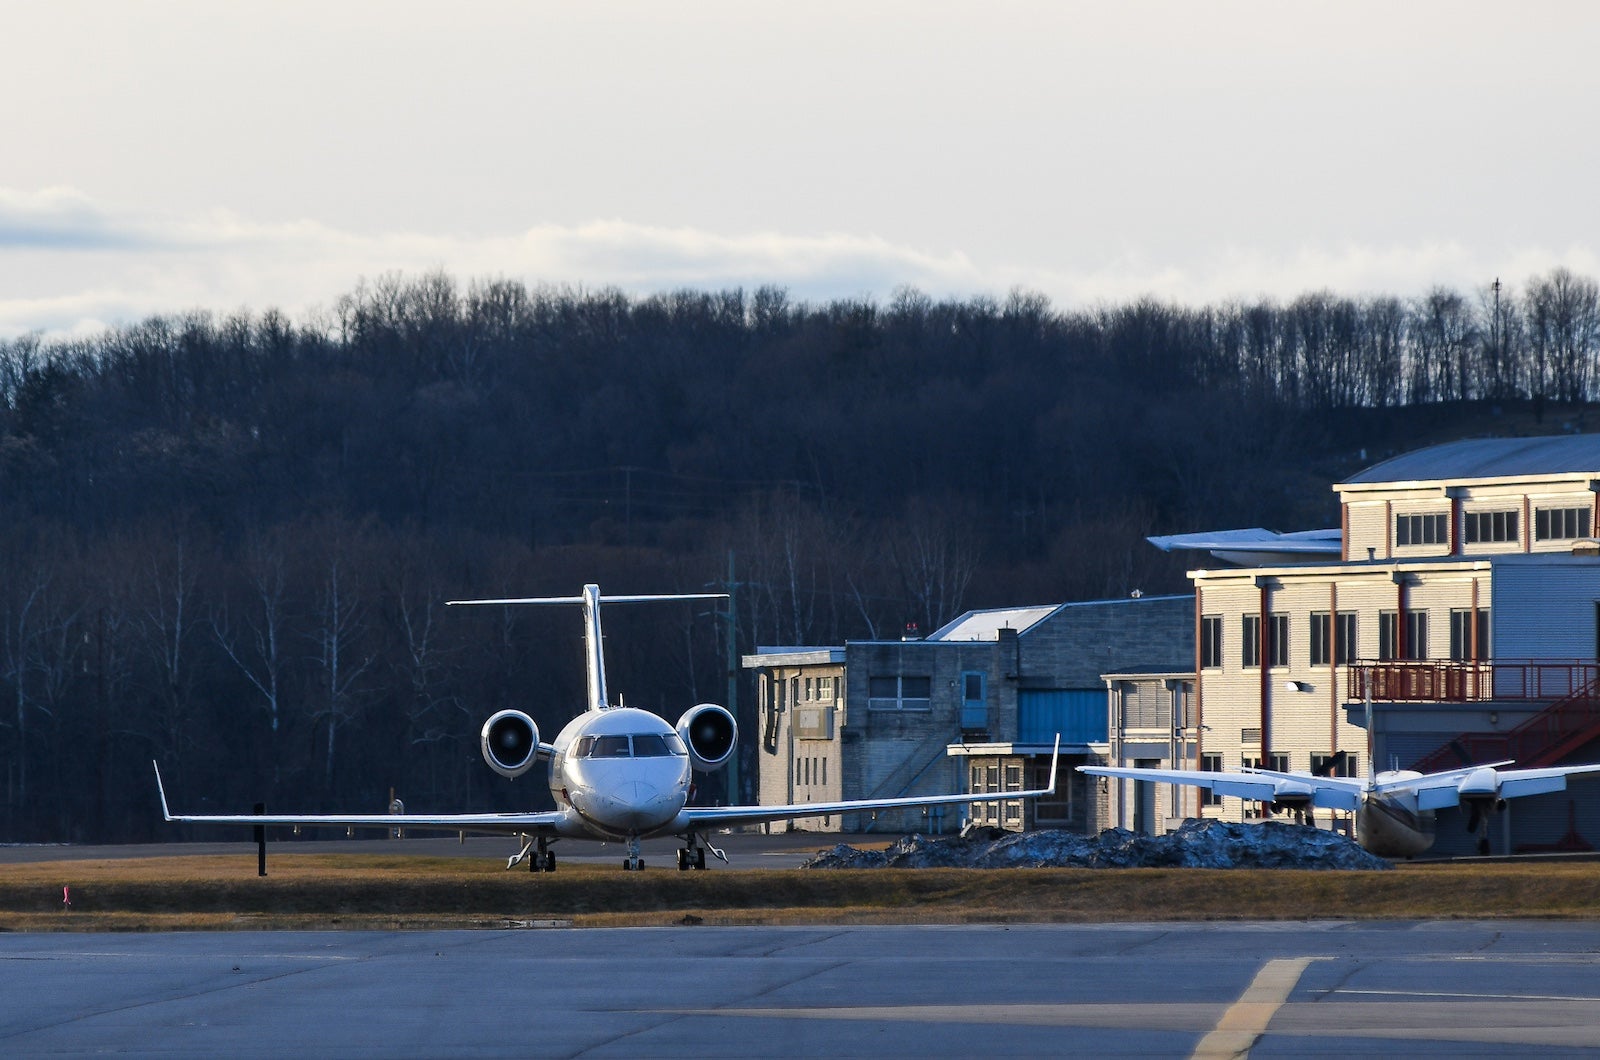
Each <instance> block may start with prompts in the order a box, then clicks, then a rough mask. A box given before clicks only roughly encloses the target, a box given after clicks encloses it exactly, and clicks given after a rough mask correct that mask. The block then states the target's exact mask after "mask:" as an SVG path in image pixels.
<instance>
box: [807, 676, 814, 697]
mask: <svg viewBox="0 0 1600 1060" xmlns="http://www.w3.org/2000/svg"><path fill="white" fill-rule="evenodd" d="M806 698H807V699H815V698H816V694H815V690H814V689H813V688H812V683H811V678H809V677H808V678H806Z"/></svg>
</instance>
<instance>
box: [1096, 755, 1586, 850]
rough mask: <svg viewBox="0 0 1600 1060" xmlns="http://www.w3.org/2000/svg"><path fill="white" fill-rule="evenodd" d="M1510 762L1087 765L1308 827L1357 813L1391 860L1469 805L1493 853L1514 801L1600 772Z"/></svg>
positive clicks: (1364, 834)
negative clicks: (1376, 766)
mask: <svg viewBox="0 0 1600 1060" xmlns="http://www.w3.org/2000/svg"><path fill="white" fill-rule="evenodd" d="M1511 764H1512V763H1510V762H1489V763H1486V764H1484V765H1476V766H1466V767H1463V768H1461V769H1450V770H1446V771H1444V772H1442V773H1418V772H1416V771H1414V770H1409V769H1401V770H1394V771H1390V772H1383V773H1379V774H1378V775H1377V776H1376V777H1368V778H1360V777H1323V776H1316V775H1314V774H1311V773H1280V772H1276V771H1274V770H1271V769H1252V768H1246V769H1243V770H1241V771H1240V772H1237V773H1232V772H1227V773H1223V772H1208V771H1205V770H1199V769H1141V768H1124V767H1121V766H1079V767H1078V771H1079V772H1081V773H1088V774H1089V775H1091V776H1096V777H1120V778H1122V779H1125V780H1144V781H1154V782H1156V783H1159V784H1182V785H1187V786H1189V787H1195V788H1205V789H1206V790H1208V791H1210V792H1211V793H1212V794H1214V795H1230V796H1233V797H1235V798H1240V799H1250V800H1253V801H1255V802H1260V803H1265V804H1267V805H1270V806H1271V807H1272V808H1273V809H1275V810H1289V811H1291V812H1293V813H1295V814H1296V815H1297V816H1300V817H1302V818H1303V819H1305V820H1307V821H1308V822H1309V821H1310V820H1311V813H1312V810H1313V809H1314V808H1322V809H1328V810H1354V811H1355V815H1356V842H1357V843H1359V844H1361V846H1362V848H1363V849H1365V850H1368V851H1370V852H1371V853H1374V854H1376V855H1378V856H1379V857H1384V858H1409V857H1415V856H1416V855H1418V854H1420V853H1422V852H1423V851H1425V850H1427V849H1428V848H1429V847H1431V846H1433V840H1434V836H1435V829H1434V811H1435V810H1440V809H1443V808H1445V807H1447V806H1459V805H1461V804H1463V803H1465V804H1466V806H1467V808H1468V809H1469V811H1470V815H1469V819H1468V822H1467V830H1468V831H1469V832H1477V833H1478V835H1479V849H1480V850H1486V849H1487V833H1486V829H1487V824H1488V817H1489V814H1491V813H1492V812H1494V811H1495V810H1496V809H1499V808H1500V807H1502V806H1503V805H1504V804H1505V800H1507V799H1515V798H1518V797H1520V796H1523V795H1542V794H1545V793H1547V792H1552V791H1565V790H1566V787H1567V778H1568V777H1569V776H1573V775H1575V774H1579V773H1594V772H1600V764H1597V765H1587V766H1554V767H1551V768H1547V769H1502V768H1501V767H1502V766H1509V765H1511Z"/></svg>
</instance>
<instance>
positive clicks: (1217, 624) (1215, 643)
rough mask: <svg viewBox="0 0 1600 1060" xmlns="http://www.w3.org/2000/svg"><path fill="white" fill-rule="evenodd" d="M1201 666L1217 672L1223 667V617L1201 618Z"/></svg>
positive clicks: (1206, 616) (1208, 616) (1203, 616)
mask: <svg viewBox="0 0 1600 1060" xmlns="http://www.w3.org/2000/svg"><path fill="white" fill-rule="evenodd" d="M1200 666H1201V668H1202V669H1206V670H1215V669H1218V668H1220V667H1221V666H1222V616H1221V615H1201V616H1200Z"/></svg>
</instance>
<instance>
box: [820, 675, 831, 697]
mask: <svg viewBox="0 0 1600 1060" xmlns="http://www.w3.org/2000/svg"><path fill="white" fill-rule="evenodd" d="M817 698H818V699H822V700H829V699H832V698H833V678H831V677H819V678H817Z"/></svg>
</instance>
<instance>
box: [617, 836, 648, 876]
mask: <svg viewBox="0 0 1600 1060" xmlns="http://www.w3.org/2000/svg"><path fill="white" fill-rule="evenodd" d="M643 869H644V859H643V858H641V857H639V837H638V836H629V837H628V856H627V857H625V858H623V859H622V870H623V871H624V872H640V871H642V870H643Z"/></svg>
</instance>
